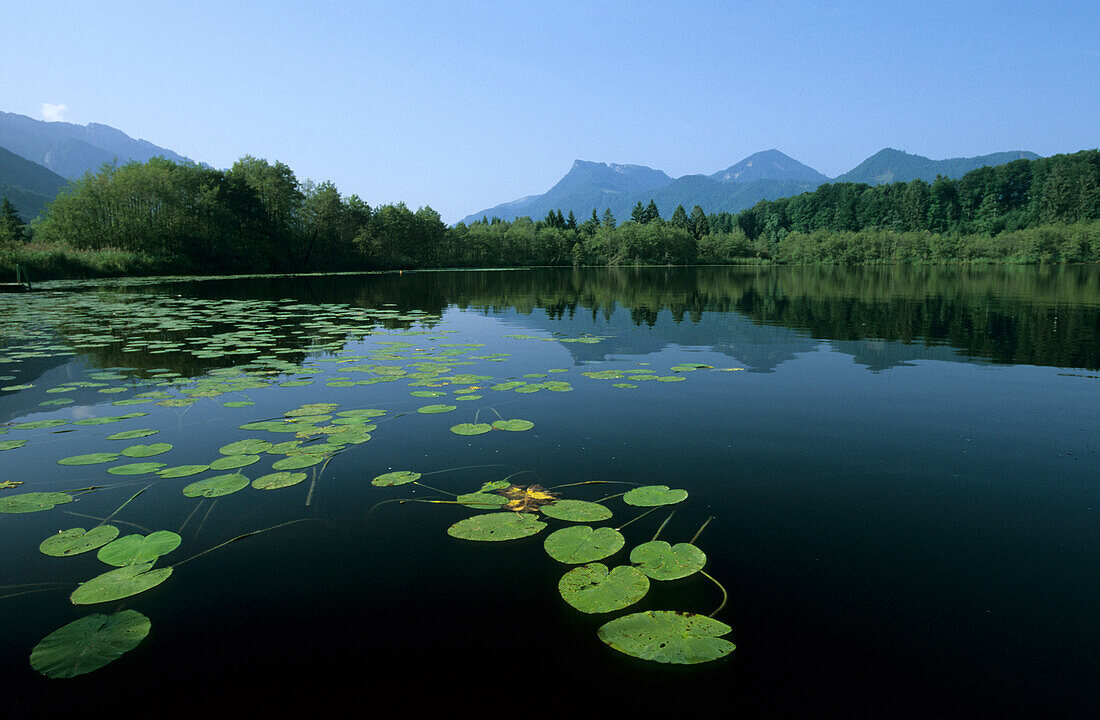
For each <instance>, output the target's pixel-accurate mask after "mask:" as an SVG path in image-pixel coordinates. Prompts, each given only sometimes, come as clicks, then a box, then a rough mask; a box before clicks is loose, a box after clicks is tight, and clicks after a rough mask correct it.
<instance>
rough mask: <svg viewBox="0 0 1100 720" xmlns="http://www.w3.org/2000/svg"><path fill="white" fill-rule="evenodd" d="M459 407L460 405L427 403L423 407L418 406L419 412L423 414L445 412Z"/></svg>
mask: <svg viewBox="0 0 1100 720" xmlns="http://www.w3.org/2000/svg"><path fill="white" fill-rule="evenodd" d="M456 409H458V405H425V406H424V407H422V408H417V410H416V411H417V412H418V413H421V414H423V415H434V414H435V413H445V412H450V411H452V410H456Z"/></svg>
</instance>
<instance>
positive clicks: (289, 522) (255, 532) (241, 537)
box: [171, 518, 316, 570]
mask: <svg viewBox="0 0 1100 720" xmlns="http://www.w3.org/2000/svg"><path fill="white" fill-rule="evenodd" d="M315 519H316V518H298V519H297V520H287V521H286V522H284V523H279V524H278V525H272V526H271V527H267V528H264V529H263V530H253V531H252V532H246V533H244V534H243V535H238V536H237V537H234V538H229V539H228V540H226V541H225V542H223V543H218V544H217V545H215V546H214V547H212V548H207V549H206V550H203V551H202V552H200V553H197V554H195V555H192V556H191V557H189V558H186V559H184V560H180V561H179V562H178V563H176V564H174V565H172V566H171V567H172V569H173V570H174V569H175V568H178V567H179V566H180V565H183V564H184V563H186V562H191V561H192V560H194V559H195V558H200V557H202V556H203V555H205V554H207V553H212V552H214V551H215V550H217V549H218V548H223V547H225V546H226V545H229V544H230V543H235V542H237V541H238V540H244V539H245V538H250V537H252V536H253V535H259V534H261V533H265V532H267V531H268V530H278V529H279V528H281V527H286V526H287V525H293V524H295V523H300V522H306V521H308V520H315Z"/></svg>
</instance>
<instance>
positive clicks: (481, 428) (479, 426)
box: [451, 423, 493, 435]
mask: <svg viewBox="0 0 1100 720" xmlns="http://www.w3.org/2000/svg"><path fill="white" fill-rule="evenodd" d="M492 429H493V426H492V425H490V424H489V423H459V424H458V425H455V426H453V427H451V432H453V433H454V434H455V435H483V434H484V433H487V432H489V431H490V430H492Z"/></svg>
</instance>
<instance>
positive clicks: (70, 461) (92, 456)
mask: <svg viewBox="0 0 1100 720" xmlns="http://www.w3.org/2000/svg"><path fill="white" fill-rule="evenodd" d="M115 460H118V453H105V452H101V453H88V454H87V455H73V456H72V457H67V458H61V459H60V460H58V461H57V464H58V465H98V464H100V463H109V462H114V461H115Z"/></svg>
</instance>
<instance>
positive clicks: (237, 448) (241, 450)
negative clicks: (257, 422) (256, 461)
mask: <svg viewBox="0 0 1100 720" xmlns="http://www.w3.org/2000/svg"><path fill="white" fill-rule="evenodd" d="M271 447H272V444H271V443H269V442H268V441H267V440H256V439H249V440H238V441H237V442H233V443H229V444H228V445H223V446H222V447H220V448H218V452H219V453H221V454H222V455H259V454H260V453H262V452H267V451H268V450H270V449H271Z"/></svg>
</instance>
